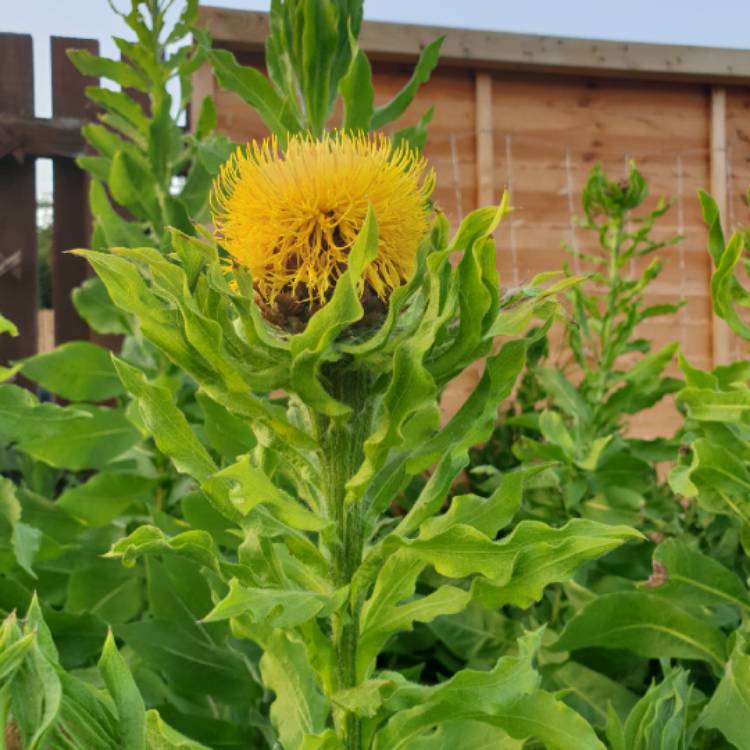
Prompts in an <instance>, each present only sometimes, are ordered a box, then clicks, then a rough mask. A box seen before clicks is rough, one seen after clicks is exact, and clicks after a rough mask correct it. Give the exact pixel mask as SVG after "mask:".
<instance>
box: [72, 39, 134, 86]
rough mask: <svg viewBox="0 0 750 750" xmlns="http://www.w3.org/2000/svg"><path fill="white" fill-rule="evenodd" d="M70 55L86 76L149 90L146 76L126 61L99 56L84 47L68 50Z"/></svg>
mask: <svg viewBox="0 0 750 750" xmlns="http://www.w3.org/2000/svg"><path fill="white" fill-rule="evenodd" d="M68 57H69V58H70V61H71V62H72V63H73V65H75V66H76V68H77V69H78V71H79V72H80V73H82V74H83V75H85V76H93V77H94V78H109V79H110V80H111V81H114V82H115V83H119V84H120V86H122V87H123V88H132V89H137V90H138V91H148V83H147V82H146V80H145V78H144V77H143V76H142V75H141V74H140V73H138V72H137V71H136V69H135V68H133V67H132V66H130V65H128V64H127V63H125V62H120V61H118V60H109V59H107V58H106V57H99V56H97V55H93V54H92V53H91V52H89V51H88V50H84V49H72V50H68Z"/></svg>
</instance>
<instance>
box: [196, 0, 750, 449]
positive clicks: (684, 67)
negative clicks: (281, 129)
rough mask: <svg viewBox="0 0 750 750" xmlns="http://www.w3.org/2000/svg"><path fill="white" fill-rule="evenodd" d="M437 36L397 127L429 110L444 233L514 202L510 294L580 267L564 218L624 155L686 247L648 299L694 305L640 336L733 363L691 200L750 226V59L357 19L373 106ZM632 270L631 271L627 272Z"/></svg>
mask: <svg viewBox="0 0 750 750" xmlns="http://www.w3.org/2000/svg"><path fill="white" fill-rule="evenodd" d="M199 18H200V23H202V24H203V25H204V26H205V27H206V28H208V30H209V31H210V32H211V34H212V36H213V38H214V43H215V44H216V45H217V46H221V47H225V48H228V49H231V50H232V51H233V52H235V53H236V54H237V56H238V58H239V59H241V60H243V61H244V62H246V63H257V64H260V61H261V59H262V58H261V50H262V44H263V40H264V38H265V35H266V31H267V16H266V15H265V14H263V13H255V12H245V11H233V10H226V9H221V8H203V9H202V10H201V14H200V17H199ZM441 35H445V37H446V39H445V43H444V45H443V53H442V55H441V62H440V65H439V66H438V68H437V70H436V71H435V72H434V73H433V76H432V78H431V80H430V82H429V83H428V84H427V85H426V86H424V87H423V88H422V90H421V91H420V93H419V94H418V96H417V100H416V102H415V103H414V105H413V106H412V108H411V109H410V111H409V113H408V114H407V116H406V117H405V118H404V120H403V121H402V122H401V123H399V125H405V124H414V122H415V120H416V119H417V118H418V117H419V116H420V115H421V114H422V113H423V112H424V111H425V110H426V109H427V108H428V107H430V106H434V107H435V116H434V118H433V121H432V123H431V125H430V128H429V140H428V145H427V149H426V152H427V156H428V158H429V159H430V161H431V163H432V164H433V165H434V166H435V168H436V171H437V174H438V190H437V194H436V197H437V201H438V203H439V204H440V206H441V207H442V208H443V210H445V211H446V213H447V214H448V216H449V217H450V218H451V219H452V220H453V222H455V221H457V220H458V218H459V216H461V215H463V214H465V213H466V212H468V211H470V210H471V209H473V208H475V207H476V206H477V205H479V204H489V203H491V202H493V201H496V200H497V199H498V197H499V194H500V191H501V190H502V189H504V188H507V189H508V190H509V192H510V196H511V203H512V205H513V206H514V209H515V210H514V212H513V213H512V214H511V216H510V217H509V218H508V219H507V220H505V221H504V222H503V223H502V224H501V226H500V228H499V229H498V231H497V241H498V269H499V271H500V274H501V280H502V283H503V285H504V286H514V285H516V284H518V283H522V282H524V281H527V280H528V279H529V278H530V277H531V276H532V275H533V274H535V273H538V272H540V271H546V270H556V269H559V268H560V267H561V266H562V264H563V262H565V261H568V262H570V263H571V265H573V266H574V267H575V266H576V261H574V260H573V261H571V259H570V257H569V256H567V255H566V254H565V252H564V251H563V250H562V249H561V241H565V242H567V243H568V244H570V245H572V246H573V247H575V248H576V249H578V250H587V249H592V246H593V244H594V242H595V238H592V237H591V236H589V235H590V233H586V232H583V231H582V230H581V229H580V227H577V226H576V223H575V221H574V220H573V218H572V217H573V216H574V215H575V214H577V213H579V200H580V192H581V189H582V188H583V184H584V182H585V179H586V177H587V175H588V173H589V171H590V169H591V167H592V166H593V165H594V163H596V162H599V163H601V164H602V165H603V166H604V167H605V168H606V169H607V170H608V171H609V172H610V174H612V175H615V176H618V175H623V174H624V172H625V169H626V166H627V162H628V161H629V160H630V159H633V160H635V162H636V163H637V165H638V167H639V168H640V169H641V171H642V172H643V173H644V175H645V177H646V179H647V180H648V181H649V184H650V187H651V193H652V196H653V197H652V198H651V199H650V203H649V205H650V206H652V205H654V203H655V201H656V198H657V197H658V196H665V197H668V198H672V199H673V201H674V205H673V207H672V209H671V210H670V212H669V213H668V214H667V216H666V217H664V219H663V220H662V221H661V222H660V225H659V226H660V229H659V232H660V233H661V235H662V236H668V235H671V234H674V233H679V234H681V235H682V236H683V237H684V241H683V242H682V243H680V244H679V245H678V246H677V247H676V248H670V249H669V250H667V251H665V252H663V253H662V258H663V260H664V261H665V262H666V269H665V271H664V273H663V275H662V276H661V277H660V279H659V280H658V282H657V283H655V284H654V285H653V287H652V300H653V302H654V303H659V302H666V301H672V302H674V301H677V300H678V299H681V298H682V299H685V300H686V302H687V304H686V306H685V308H684V309H683V310H682V311H681V312H680V313H679V315H678V316H677V319H676V320H675V319H674V318H671V319H670V318H662V319H659V318H655V319H651V320H649V322H648V329H647V331H646V334H647V335H648V336H650V337H651V338H653V339H655V341H656V342H657V344H662V343H666V342H668V341H674V340H678V341H679V342H680V343H681V345H682V348H683V350H684V351H685V353H686V354H687V356H688V357H689V358H690V360H691V361H692V362H693V363H694V364H696V365H698V366H701V367H711V366H712V365H713V364H715V363H720V362H725V361H727V360H728V359H729V358H730V357H733V356H736V355H737V354H739V351H740V349H739V347H738V344H737V342H736V341H735V340H734V338H733V337H732V336H730V334H729V330H728V328H727V327H726V325H725V324H724V323H723V321H720V320H717V319H715V318H714V316H713V314H712V310H711V305H710V296H709V279H710V273H711V269H710V261H709V257H708V254H707V252H706V249H705V248H706V231H705V227H704V225H703V222H702V218H701V213H700V208H699V204H698V201H697V197H696V191H697V190H698V189H699V188H703V189H708V190H710V191H711V192H712V193H713V194H714V195H715V196H716V197H717V199H718V201H719V205H720V206H721V208H722V215H723V216H725V217H728V220H729V222H730V223H731V224H736V223H737V222H740V221H742V220H745V219H746V218H747V217H748V212H747V209H746V206H745V204H744V194H745V191H746V190H747V187H748V185H750V56H748V55H747V53H746V52H743V51H739V50H737V51H732V50H711V49H704V48H697V47H675V46H665V45H652V44H627V43H618V42H593V41H586V40H574V39H563V38H559V39H556V38H551V37H534V36H527V35H519V34H506V33H493V32H479V31H465V30H459V29H443V28H434V27H427V26H404V25H396V24H388V23H374V22H369V23H367V22H366V23H364V24H363V29H362V35H361V44H362V47H363V48H364V49H365V50H366V51H367V52H368V54H369V56H370V58H371V59H372V61H373V74H374V79H375V89H376V92H377V96H378V97H379V98H380V99H383V98H385V97H387V96H390V95H392V94H393V93H394V92H395V91H397V90H398V89H399V88H400V87H401V86H402V85H403V84H404V83H405V81H406V80H407V77H408V76H409V75H410V72H411V69H412V66H413V63H414V61H415V60H416V56H417V54H418V53H419V50H420V49H421V48H422V47H424V45H425V44H427V43H428V42H430V41H432V40H433V39H435V38H436V37H438V36H441ZM206 94H212V95H214V96H215V98H216V103H217V110H218V118H219V127H220V128H221V129H222V130H224V131H225V132H227V133H228V134H230V135H231V136H232V137H233V138H235V139H236V140H239V141H246V140H249V139H250V138H253V137H258V136H262V135H264V128H263V125H262V123H261V122H260V120H259V118H258V117H257V115H255V114H254V113H252V112H251V111H250V110H249V108H248V107H247V106H246V105H245V104H243V103H242V102H241V101H240V100H239V99H238V98H237V97H235V96H234V95H231V94H228V93H226V92H224V91H221V90H220V89H219V87H218V86H217V84H216V82H215V80H214V78H213V77H212V75H211V72H210V71H209V70H208V69H204V70H202V71H200V72H199V74H198V76H197V78H196V81H195V98H196V100H197V99H200V98H202V97H203V96H204V95H206ZM641 268H642V264H641V263H640V262H636V263H634V264H633V266H632V268H631V269H630V272H631V273H637V272H638V271H639V270H640V269H641ZM477 377H478V373H477V372H474V373H470V374H468V375H467V376H466V378H464V381H463V386H461V385H459V387H458V388H456V389H454V391H453V392H452V394H451V397H452V398H454V399H457V400H460V399H462V398H463V396H464V393H463V391H465V390H466V388H468V387H471V386H472V385H473V383H474V382H475V380H476V378H477ZM449 408H450V407H449ZM670 409H671V407H670V406H669V405H664V406H663V407H662V408H661V409H657V410H656V411H655V412H653V413H651V414H649V415H647V416H645V417H644V418H643V419H642V420H641V422H640V423H639V424H637V425H635V429H636V431H637V432H638V433H640V434H642V435H644V436H648V435H653V434H658V433H660V432H663V431H664V429H665V426H666V427H667V428H668V426H669V424H674V422H675V419H676V414H674V412H673V411H670Z"/></svg>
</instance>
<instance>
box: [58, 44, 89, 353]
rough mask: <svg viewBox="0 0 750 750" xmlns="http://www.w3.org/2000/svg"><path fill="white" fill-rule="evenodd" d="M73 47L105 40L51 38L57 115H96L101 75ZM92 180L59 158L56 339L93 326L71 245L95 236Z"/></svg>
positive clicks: (81, 267)
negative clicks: (86, 67)
mask: <svg viewBox="0 0 750 750" xmlns="http://www.w3.org/2000/svg"><path fill="white" fill-rule="evenodd" d="M68 49H85V50H88V51H89V52H92V53H93V54H98V52H99V43H98V42H97V41H96V40H93V39H69V38H65V37H55V36H53V37H52V38H51V39H50V53H51V54H50V58H51V63H52V116H53V117H75V118H80V119H85V120H93V119H94V113H95V110H96V107H95V106H94V104H93V102H91V101H90V100H89V99H87V98H86V94H85V89H86V86H90V85H96V84H98V80H97V79H96V78H91V77H88V76H82V75H81V74H80V73H79V72H78V71H77V70H76V68H75V67H74V65H73V63H71V62H70V60H69V59H68V56H67V54H66V53H67V50H68ZM88 186H89V179H88V176H87V175H86V173H85V172H83V171H82V170H81V169H79V168H78V166H77V165H76V163H75V160H73V159H70V158H67V157H56V158H55V159H53V191H54V201H53V203H54V212H53V217H54V218H53V227H52V258H51V261H52V306H53V307H54V310H55V344H61V343H63V342H65V341H71V340H73V339H86V338H88V337H89V329H88V326H87V325H86V323H85V322H84V321H83V320H82V319H81V318H80V316H79V315H78V313H77V312H76V310H75V308H74V307H73V302H72V300H71V292H72V290H73V289H75V288H76V287H77V286H79V285H80V284H81V283H82V282H83V281H84V279H85V278H86V276H87V274H88V266H87V264H86V262H85V261H84V260H83V259H82V258H78V257H76V256H73V255H69V254H67V253H66V252H65V251H66V250H71V249H73V248H77V247H87V246H88V243H89V237H90V235H91V215H90V213H89V205H88Z"/></svg>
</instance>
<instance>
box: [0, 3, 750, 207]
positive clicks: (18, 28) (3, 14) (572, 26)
mask: <svg viewBox="0 0 750 750" xmlns="http://www.w3.org/2000/svg"><path fill="white" fill-rule="evenodd" d="M126 1H127V0H115V2H116V4H117V5H118V7H123V6H124V5H125V3H126ZM177 2H179V0H177ZM206 4H207V5H223V6H224V7H232V8H242V9H246V10H268V6H269V2H268V1H267V0H217V2H207V3H206ZM365 17H366V18H371V19H375V20H382V21H395V22H401V23H426V24H432V25H437V26H457V27H463V28H474V29H485V30H491V31H515V32H520V33H531V34H549V35H559V36H573V37H587V38H592V39H616V40H622V41H643V42H664V43H671V44H693V45H703V46H712V47H735V48H750V3H748V2H747V0H713V2H711V3H710V4H707V3H704V2H698V1H697V0H680V1H679V2H678V0H627V2H621V3H612V2H603V1H602V0H567V2H563V0H521V1H520V2H519V0H515V2H510V0H504V1H502V2H501V1H500V0H443V1H442V2H440V0H437V1H436V0H366V1H365ZM0 31H5V32H16V33H31V34H33V37H34V62H35V65H34V68H35V90H36V95H35V99H36V113H37V115H38V116H41V117H44V116H48V115H49V114H50V97H49V85H50V84H49V37H50V36H51V35H53V34H54V35H57V36H73V37H75V36H77V37H85V38H95V39H99V40H100V45H101V50H102V53H103V54H108V55H112V56H115V49H114V45H113V44H112V43H111V41H110V37H111V36H112V35H126V32H127V29H126V28H125V27H124V26H123V24H122V22H121V21H120V19H119V18H118V17H117V16H116V15H115V14H114V13H113V12H112V11H111V9H110V8H109V6H108V4H107V0H0ZM748 54H750V52H748ZM48 171H49V170H48V167H47V166H43V167H42V168H41V171H40V176H39V183H40V184H39V191H40V193H42V194H44V193H47V192H49V177H48Z"/></svg>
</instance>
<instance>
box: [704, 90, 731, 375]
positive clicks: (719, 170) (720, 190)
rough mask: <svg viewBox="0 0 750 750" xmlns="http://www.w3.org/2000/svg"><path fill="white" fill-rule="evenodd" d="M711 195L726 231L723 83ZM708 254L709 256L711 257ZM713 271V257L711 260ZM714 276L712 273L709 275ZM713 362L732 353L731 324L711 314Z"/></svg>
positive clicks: (714, 103) (714, 127)
mask: <svg viewBox="0 0 750 750" xmlns="http://www.w3.org/2000/svg"><path fill="white" fill-rule="evenodd" d="M711 195H713V197H714V199H715V200H716V204H717V205H718V207H719V212H720V214H721V217H722V222H723V225H724V229H725V231H728V230H729V229H730V227H729V226H728V225H727V215H728V214H727V91H726V89H725V88H723V87H722V86H714V87H712V88H711ZM707 257H708V256H707ZM707 262H708V264H709V268H710V270H713V269H712V268H711V258H710V257H708V260H707ZM709 278H710V276H709ZM711 323H712V325H711V331H712V341H711V344H712V352H713V364H714V367H716V365H721V364H726V363H727V362H728V361H729V359H730V353H731V331H730V329H729V326H728V325H727V324H726V323H725V322H724V321H723V320H722V319H721V318H719V317H718V315H716V314H715V313H714V312H713V310H712V314H711Z"/></svg>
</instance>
